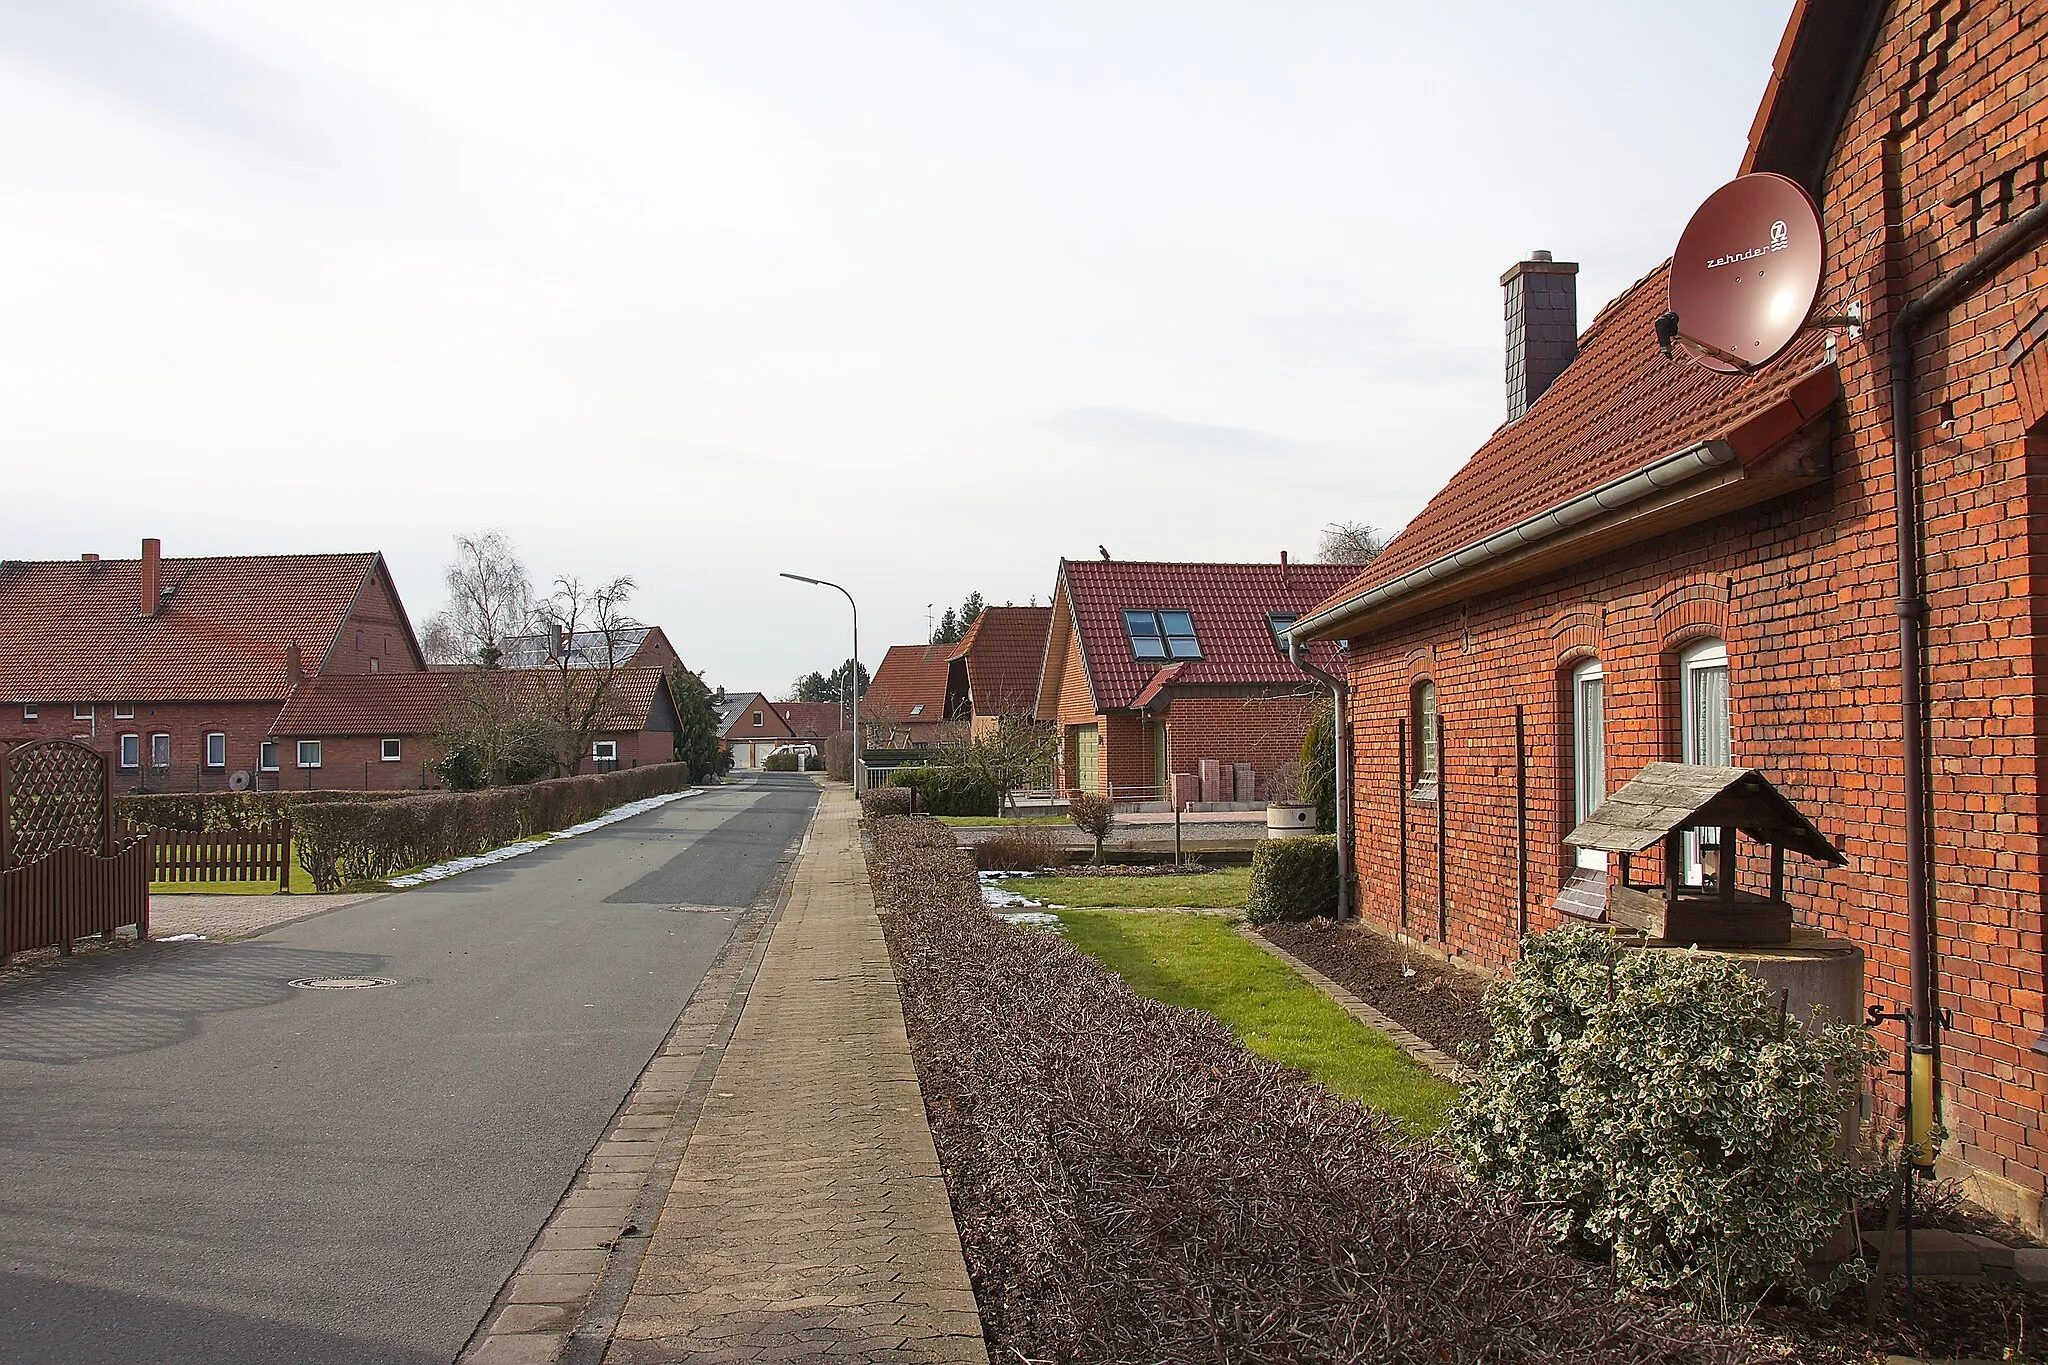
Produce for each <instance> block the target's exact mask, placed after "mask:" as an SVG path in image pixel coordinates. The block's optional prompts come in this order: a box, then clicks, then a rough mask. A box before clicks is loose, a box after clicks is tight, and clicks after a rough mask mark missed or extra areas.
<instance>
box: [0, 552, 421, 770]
mask: <svg viewBox="0 0 2048 1365" xmlns="http://www.w3.org/2000/svg"><path fill="white" fill-rule="evenodd" d="M425 668H426V660H425V657H424V656H423V655H422V654H421V652H420V646H419V642H418V640H417V639H416V638H415V637H414V634H413V629H412V625H411V622H410V621H409V620H408V619H407V617H406V613H405V607H404V604H403V603H402V602H401V601H400V599H399V596H398V589H397V587H396V585H395V584H394V583H393V582H392V579H391V573H390V570H389V568H388V567H387V566H386V565H385V563H384V559H383V556H381V555H378V554H375V553H363V554H315V555H234V556H216V557H205V558H193V559H167V558H165V557H164V556H163V552H162V545H161V543H160V542H159V541H157V540H154V539H151V540H145V541H143V542H142V553H141V556H140V557H139V558H137V559H127V560H113V559H101V558H100V557H99V556H97V555H92V554H88V555H84V556H82V557H80V558H79V559H76V560H58V561H20V560H8V561H0V745H5V746H8V747H11V746H13V745H16V744H21V743H25V742H28V741H30V740H36V739H51V738H76V739H80V740H82V741H84V742H85V743H88V744H90V745H92V746H93V747H94V748H96V749H99V750H101V751H102V752H104V753H107V754H109V755H111V756H112V758H113V760H114V772H115V779H116V784H117V787H118V788H120V789H126V790H134V789H137V788H145V787H146V788H149V789H153V790H172V791H192V790H208V789H221V788H225V787H227V786H228V784H229V781H230V779H231V778H232V777H233V776H234V775H235V774H237V773H243V774H247V775H248V777H249V778H250V779H251V781H252V782H253V783H254V784H255V785H258V786H262V787H269V786H272V785H274V784H275V783H276V781H277V780H278V778H279V776H280V774H281V773H282V771H283V767H284V765H283V764H282V763H280V761H279V756H278V754H277V751H276V749H275V747H274V745H272V744H271V743H270V734H271V723H272V721H274V720H275V719H276V717H277V714H278V709H279V707H281V706H282V705H283V704H284V701H285V698H286V697H288V696H289V695H290V694H291V692H292V689H293V688H294V687H295V686H296V685H297V684H298V683H299V682H300V681H301V680H302V679H303V678H305V677H308V676H311V677H322V678H338V677H355V676H372V675H375V676H398V675H408V674H417V673H421V672H423V671H424V670H425Z"/></svg>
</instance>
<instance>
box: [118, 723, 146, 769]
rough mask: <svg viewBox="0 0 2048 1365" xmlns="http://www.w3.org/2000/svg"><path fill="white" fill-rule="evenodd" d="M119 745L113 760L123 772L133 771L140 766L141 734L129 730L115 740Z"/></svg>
mask: <svg viewBox="0 0 2048 1365" xmlns="http://www.w3.org/2000/svg"><path fill="white" fill-rule="evenodd" d="M115 743H116V744H117V745H118V746H119V747H118V748H117V749H116V751H115V755H116V756H115V759H114V761H115V762H116V763H117V764H119V765H120V767H121V771H123V772H129V773H132V772H135V771H137V770H138V769H140V768H141V767H142V736H141V735H138V734H136V733H134V732H133V731H130V732H129V733H128V734H125V735H122V736H121V737H120V739H118V740H117V741H115Z"/></svg>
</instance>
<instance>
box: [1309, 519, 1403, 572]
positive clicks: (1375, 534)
mask: <svg viewBox="0 0 2048 1365" xmlns="http://www.w3.org/2000/svg"><path fill="white" fill-rule="evenodd" d="M1386 548H1387V533H1386V532H1385V531H1382V530H1381V529H1380V528H1379V527H1377V526H1368V525H1366V524H1365V523H1364V522H1362V521H1333V522H1331V523H1330V524H1329V525H1328V526H1325V527H1324V528H1323V533H1322V539H1321V541H1320V542H1319V543H1318V545H1317V547H1316V558H1318V559H1320V560H1321V561H1322V562H1323V563H1325V564H1370V563H1372V562H1373V560H1375V559H1377V558H1379V553H1380V551H1381V550H1384V549H1386Z"/></svg>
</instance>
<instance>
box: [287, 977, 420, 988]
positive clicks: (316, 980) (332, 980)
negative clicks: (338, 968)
mask: <svg viewBox="0 0 2048 1365" xmlns="http://www.w3.org/2000/svg"><path fill="white" fill-rule="evenodd" d="M285 984H287V985H289V986H294V987H296V988H298V989H299V990H302V991H366V990H369V989H371V988H372V987H374V986H395V985H397V984H398V983H397V982H396V981H393V980H391V979H390V978H388V977H382V976H302V977H300V978H299V979H298V980H297V981H290V982H287V983H285Z"/></svg>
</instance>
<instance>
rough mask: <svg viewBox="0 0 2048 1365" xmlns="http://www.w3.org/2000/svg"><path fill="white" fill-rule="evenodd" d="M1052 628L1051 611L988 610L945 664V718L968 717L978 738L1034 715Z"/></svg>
mask: <svg viewBox="0 0 2048 1365" xmlns="http://www.w3.org/2000/svg"><path fill="white" fill-rule="evenodd" d="M1051 628H1052V608H1051V607H983V608H982V609H981V615H979V616H977V617H975V618H974V624H973V625H971V626H969V627H968V628H967V634H965V635H963V636H962V637H961V638H960V643H959V644H957V645H955V646H954V647H953V656H952V658H950V659H948V660H947V661H946V702H945V710H946V714H947V715H965V716H966V717H967V718H968V720H969V723H970V732H971V733H972V734H973V735H974V736H975V737H976V738H979V737H980V736H982V735H985V734H987V733H989V732H990V731H992V730H994V729H995V728H996V726H997V725H998V724H1000V723H1001V721H1002V718H1003V717H1004V716H1029V715H1031V714H1032V712H1033V711H1034V710H1036V708H1037V705H1038V678H1039V675H1040V674H1041V673H1043V672H1044V671H1045V638H1046V634H1047V632H1048V631H1050V630H1051Z"/></svg>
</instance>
